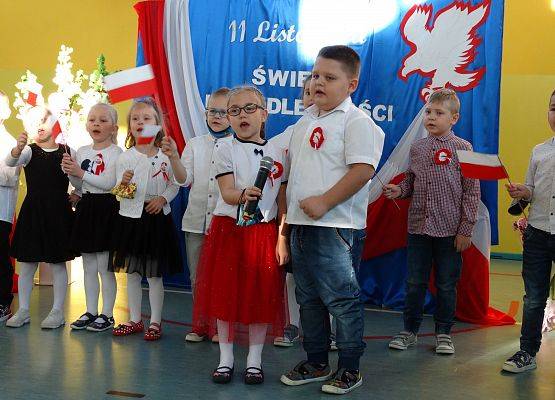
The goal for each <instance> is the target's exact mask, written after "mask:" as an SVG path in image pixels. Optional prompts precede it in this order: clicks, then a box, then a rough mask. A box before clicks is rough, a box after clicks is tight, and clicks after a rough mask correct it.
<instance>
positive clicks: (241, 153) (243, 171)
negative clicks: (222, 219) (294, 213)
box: [214, 137, 284, 222]
mask: <svg viewBox="0 0 555 400" xmlns="http://www.w3.org/2000/svg"><path fill="white" fill-rule="evenodd" d="M255 151H256V152H255ZM261 151H262V153H263V154H261V153H260V152H261ZM263 156H269V157H272V159H273V160H274V169H273V170H272V174H271V175H270V177H268V180H267V181H266V184H265V185H264V189H263V190H262V195H263V196H262V199H260V201H259V202H258V207H259V208H260V211H261V212H262V215H263V216H264V219H263V222H269V221H271V220H273V219H274V218H275V217H276V215H277V203H276V199H277V195H278V192H279V188H280V186H281V182H282V179H283V177H284V166H283V157H282V152H281V150H280V149H278V148H277V147H275V146H274V145H273V144H272V143H270V142H268V141H264V143H255V142H250V141H244V140H241V139H239V138H237V137H234V138H233V139H232V140H230V141H225V142H222V143H221V145H220V147H219V148H218V149H217V151H216V159H215V161H216V171H217V175H216V177H219V176H223V175H227V174H233V178H234V180H235V188H237V189H244V188H246V187H249V186H253V184H254V181H255V180H256V175H257V174H258V170H259V169H260V160H261V159H262V157H263ZM237 210H238V206H237V205H236V204H234V205H231V204H227V203H226V202H225V201H224V199H223V198H222V196H221V194H220V196H219V197H218V203H217V204H216V209H215V210H214V214H215V215H221V216H228V217H231V218H235V219H236V218H237Z"/></svg>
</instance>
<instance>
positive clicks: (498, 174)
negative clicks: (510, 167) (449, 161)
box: [457, 150, 509, 180]
mask: <svg viewBox="0 0 555 400" xmlns="http://www.w3.org/2000/svg"><path fill="white" fill-rule="evenodd" d="M457 156H458V158H459V163H460V165H461V173H462V175H463V176H464V177H466V178H476V179H482V180H499V179H508V178H509V174H508V173H507V170H506V169H505V166H504V165H503V164H502V163H501V160H500V159H499V156H498V155H497V154H484V153H475V152H473V151H467V150H457Z"/></svg>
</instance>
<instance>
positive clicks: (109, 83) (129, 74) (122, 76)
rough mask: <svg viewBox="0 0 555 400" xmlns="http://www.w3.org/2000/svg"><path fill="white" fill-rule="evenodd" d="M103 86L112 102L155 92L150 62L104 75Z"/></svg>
mask: <svg viewBox="0 0 555 400" xmlns="http://www.w3.org/2000/svg"><path fill="white" fill-rule="evenodd" d="M104 88H105V89H106V91H107V92H108V96H109V97H110V102H112V104H114V103H119V102H120V101H124V100H129V99H134V98H137V97H142V96H148V95H152V94H154V93H156V84H155V80H154V73H153V72H152V68H151V66H150V64H147V65H143V66H140V67H137V68H130V69H126V70H124V71H120V72H116V73H114V74H110V75H108V76H105V77H104Z"/></svg>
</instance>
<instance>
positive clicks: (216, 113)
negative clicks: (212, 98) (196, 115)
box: [206, 108, 227, 118]
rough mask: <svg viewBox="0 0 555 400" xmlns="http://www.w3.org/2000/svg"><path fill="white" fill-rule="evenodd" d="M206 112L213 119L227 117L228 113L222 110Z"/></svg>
mask: <svg viewBox="0 0 555 400" xmlns="http://www.w3.org/2000/svg"><path fill="white" fill-rule="evenodd" d="M206 112H207V113H208V115H209V116H211V117H222V118H223V117H225V115H226V114H227V111H226V110H224V109H222V108H207V109H206Z"/></svg>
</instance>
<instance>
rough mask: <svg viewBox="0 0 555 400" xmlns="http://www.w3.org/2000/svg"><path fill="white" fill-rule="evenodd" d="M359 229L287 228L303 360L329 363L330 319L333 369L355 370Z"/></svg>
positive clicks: (359, 348)
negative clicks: (333, 335)
mask: <svg viewBox="0 0 555 400" xmlns="http://www.w3.org/2000/svg"><path fill="white" fill-rule="evenodd" d="M365 237H366V234H365V231H364V230H356V229H340V228H329V227H320V226H308V225H293V226H292V227H291V258H292V260H293V275H294V277H295V282H296V284H297V289H296V291H295V295H296V297H297V302H298V303H299V306H300V309H301V325H302V327H303V332H304V337H303V347H304V350H305V351H306V353H307V356H308V361H310V362H314V363H326V364H327V363H328V351H329V348H330V318H329V315H328V313H329V314H332V315H333V316H334V319H335V321H336V323H337V332H336V343H337V347H338V349H339V363H338V368H347V369H357V370H358V368H359V359H360V357H361V356H362V353H363V352H364V347H365V346H366V344H365V343H364V342H363V340H362V337H363V334H364V315H363V311H364V307H363V304H362V302H361V299H360V287H359V284H358V281H357V272H358V267H359V264H360V256H361V253H362V247H363V244H364V238H365Z"/></svg>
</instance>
